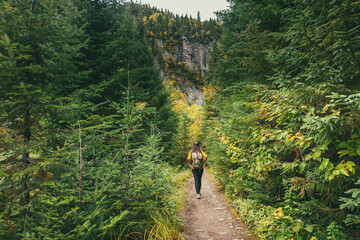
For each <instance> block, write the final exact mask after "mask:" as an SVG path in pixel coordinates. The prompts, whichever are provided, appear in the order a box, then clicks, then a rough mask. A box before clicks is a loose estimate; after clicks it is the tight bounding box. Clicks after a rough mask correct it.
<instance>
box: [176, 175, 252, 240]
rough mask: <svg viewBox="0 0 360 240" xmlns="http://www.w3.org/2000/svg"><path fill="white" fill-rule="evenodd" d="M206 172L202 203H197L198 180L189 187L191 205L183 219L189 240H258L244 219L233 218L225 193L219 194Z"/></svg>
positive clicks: (189, 203) (189, 204)
mask: <svg viewBox="0 0 360 240" xmlns="http://www.w3.org/2000/svg"><path fill="white" fill-rule="evenodd" d="M210 178H211V176H209V174H208V173H207V171H206V169H205V171H204V175H203V177H202V187H201V199H196V193H195V187H194V178H193V177H191V179H189V182H188V186H187V200H186V201H187V204H186V207H185V209H184V210H183V211H182V213H181V216H182V218H183V219H184V221H185V232H184V235H185V238H186V240H202V239H206V240H220V239H221V240H255V238H254V237H253V236H251V235H250V231H249V230H248V228H247V227H246V225H245V224H244V223H242V222H241V220H240V219H237V218H236V217H235V216H233V214H231V212H230V210H229V207H228V206H227V205H226V200H225V197H224V195H223V193H221V192H219V191H217V190H216V189H215V188H214V186H213V184H212V182H211V181H210Z"/></svg>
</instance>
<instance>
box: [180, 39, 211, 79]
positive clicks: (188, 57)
mask: <svg viewBox="0 0 360 240" xmlns="http://www.w3.org/2000/svg"><path fill="white" fill-rule="evenodd" d="M210 51H211V46H210V45H203V44H200V43H197V42H195V43H190V42H189V41H188V39H187V38H186V37H183V39H182V44H181V45H177V46H175V53H176V55H175V57H176V58H177V59H178V60H179V61H181V62H183V63H185V64H186V65H188V66H189V67H190V68H192V69H193V68H195V69H198V70H200V72H202V73H206V72H208V71H209V57H210Z"/></svg>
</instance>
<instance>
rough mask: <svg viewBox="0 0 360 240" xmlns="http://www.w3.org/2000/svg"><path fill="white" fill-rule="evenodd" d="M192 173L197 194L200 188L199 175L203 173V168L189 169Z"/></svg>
mask: <svg viewBox="0 0 360 240" xmlns="http://www.w3.org/2000/svg"><path fill="white" fill-rule="evenodd" d="M191 171H192V173H193V175H194V180H195V190H196V193H197V194H200V189H201V177H202V175H203V173H204V169H203V168H202V169H191Z"/></svg>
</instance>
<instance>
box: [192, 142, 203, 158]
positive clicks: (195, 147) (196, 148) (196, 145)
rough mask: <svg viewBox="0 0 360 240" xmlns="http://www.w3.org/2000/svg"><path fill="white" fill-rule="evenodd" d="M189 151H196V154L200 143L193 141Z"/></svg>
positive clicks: (199, 151)
mask: <svg viewBox="0 0 360 240" xmlns="http://www.w3.org/2000/svg"><path fill="white" fill-rule="evenodd" d="M191 152H196V155H198V154H199V153H201V149H200V145H199V143H198V142H194V143H193V145H192V148H191Z"/></svg>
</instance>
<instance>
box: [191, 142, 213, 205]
mask: <svg viewBox="0 0 360 240" xmlns="http://www.w3.org/2000/svg"><path fill="white" fill-rule="evenodd" d="M207 158H208V156H207V155H206V153H204V152H203V151H201V149H200V146H199V143H198V142H194V143H193V146H192V149H191V151H190V152H189V155H188V157H187V160H188V162H189V163H190V165H191V171H192V173H193V175H194V180H195V190H196V194H197V197H196V198H197V199H200V196H201V195H200V189H201V177H202V174H203V172H204V167H203V163H204V162H205V161H206V159H207Z"/></svg>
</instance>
